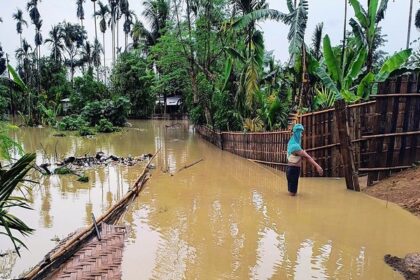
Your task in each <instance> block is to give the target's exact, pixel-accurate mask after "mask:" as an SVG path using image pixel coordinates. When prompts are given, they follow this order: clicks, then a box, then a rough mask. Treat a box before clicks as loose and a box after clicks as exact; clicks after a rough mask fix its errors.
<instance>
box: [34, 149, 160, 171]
mask: <svg viewBox="0 0 420 280" xmlns="http://www.w3.org/2000/svg"><path fill="white" fill-rule="evenodd" d="M152 156H153V155H152V154H143V155H140V156H137V157H133V156H131V155H129V156H127V157H117V156H114V155H106V154H105V153H103V152H98V153H96V155H95V156H89V155H85V156H83V157H75V156H70V157H66V158H64V159H63V160H62V161H58V162H56V163H55V164H54V165H53V166H52V165H51V164H49V163H44V164H41V165H40V166H39V167H40V168H41V169H42V171H43V173H46V174H48V175H50V174H60V173H59V172H55V171H56V170H60V169H61V170H62V169H63V167H66V168H68V169H69V170H73V169H76V170H80V169H85V168H89V167H96V166H108V165H111V164H120V165H125V166H134V165H136V164H139V163H141V162H145V161H148V160H149V159H150V158H151V157H152ZM50 167H51V170H52V171H51V170H50ZM149 168H154V166H153V165H150V166H149Z"/></svg>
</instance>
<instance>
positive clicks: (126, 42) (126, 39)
mask: <svg viewBox="0 0 420 280" xmlns="http://www.w3.org/2000/svg"><path fill="white" fill-rule="evenodd" d="M127 44H128V33H125V47H124V49H125V51H127Z"/></svg>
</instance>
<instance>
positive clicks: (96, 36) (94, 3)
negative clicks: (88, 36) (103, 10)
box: [91, 0, 98, 40]
mask: <svg viewBox="0 0 420 280" xmlns="http://www.w3.org/2000/svg"><path fill="white" fill-rule="evenodd" d="M91 1H92V2H93V18H94V20H95V40H98V26H97V25H96V16H95V15H96V0H91Z"/></svg>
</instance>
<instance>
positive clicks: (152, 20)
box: [143, 0, 170, 45]
mask: <svg viewBox="0 0 420 280" xmlns="http://www.w3.org/2000/svg"><path fill="white" fill-rule="evenodd" d="M143 6H144V11H143V16H144V17H145V18H146V20H147V21H148V22H149V24H150V27H151V29H150V32H149V33H150V35H151V39H152V40H153V42H152V43H153V45H154V44H156V41H157V40H158V39H159V37H160V36H161V35H162V30H163V29H164V28H165V26H166V21H167V20H168V19H169V12H170V5H169V2H168V1H167V0H146V1H144V2H143Z"/></svg>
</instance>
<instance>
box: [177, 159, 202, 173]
mask: <svg viewBox="0 0 420 280" xmlns="http://www.w3.org/2000/svg"><path fill="white" fill-rule="evenodd" d="M202 161H204V159H203V158H202V159H199V160H197V161H194V162H193V163H191V164H188V165H185V166H184V167H182V168H180V169H179V170H178V172H177V173H179V172H181V171H182V170H184V169H187V168H190V167H193V166H194V165H196V164H198V163H200V162H202Z"/></svg>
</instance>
